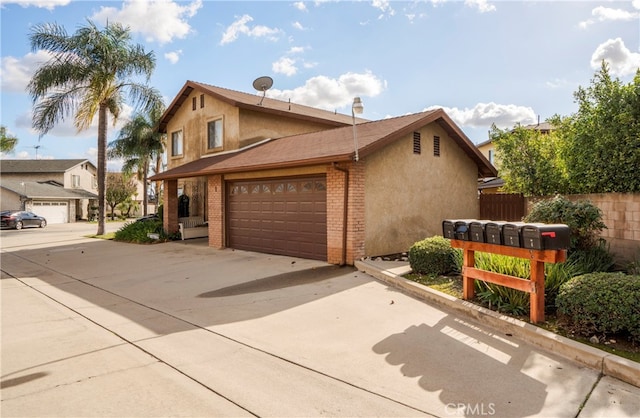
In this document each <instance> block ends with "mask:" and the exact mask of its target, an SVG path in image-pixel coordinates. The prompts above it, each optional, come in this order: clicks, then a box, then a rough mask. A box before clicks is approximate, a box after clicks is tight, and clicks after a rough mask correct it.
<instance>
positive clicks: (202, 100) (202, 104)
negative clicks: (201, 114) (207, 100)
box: [200, 94, 204, 108]
mask: <svg viewBox="0 0 640 418" xmlns="http://www.w3.org/2000/svg"><path fill="white" fill-rule="evenodd" d="M203 107H204V94H201V95H200V108H203Z"/></svg>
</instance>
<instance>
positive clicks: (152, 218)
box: [136, 213, 160, 222]
mask: <svg viewBox="0 0 640 418" xmlns="http://www.w3.org/2000/svg"><path fill="white" fill-rule="evenodd" d="M159 220H160V217H159V216H158V214H157V213H154V214H152V215H146V216H141V217H140V218H138V219H136V222H147V221H159Z"/></svg>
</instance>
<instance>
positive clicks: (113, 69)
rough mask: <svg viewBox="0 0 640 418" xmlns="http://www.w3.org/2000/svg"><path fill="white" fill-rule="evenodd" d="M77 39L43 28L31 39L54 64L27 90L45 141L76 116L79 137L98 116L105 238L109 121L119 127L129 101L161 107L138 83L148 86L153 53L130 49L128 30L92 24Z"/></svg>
mask: <svg viewBox="0 0 640 418" xmlns="http://www.w3.org/2000/svg"><path fill="white" fill-rule="evenodd" d="M87 22H88V23H87V25H86V26H83V27H80V28H79V29H78V30H77V31H76V32H75V33H74V34H73V35H68V34H67V32H66V30H65V29H64V27H62V26H60V25H58V24H56V23H46V24H39V25H36V26H34V27H33V29H32V31H31V34H30V41H31V48H32V50H33V51H34V52H35V51H37V50H39V49H44V50H46V51H48V52H49V53H50V54H51V55H52V58H51V59H50V60H49V61H48V62H46V63H45V64H44V65H42V66H41V67H40V68H39V69H38V70H37V71H36V72H35V74H34V75H33V78H32V79H31V81H30V82H29V85H28V87H27V89H28V91H29V94H30V95H31V97H32V100H33V103H34V112H33V127H34V128H35V129H36V130H38V131H39V132H40V135H44V134H45V133H47V132H48V131H49V130H51V129H52V128H53V127H54V126H55V125H56V124H57V123H59V122H63V121H64V120H65V118H66V117H68V116H71V115H73V118H74V125H75V127H76V128H77V129H78V131H82V130H85V129H87V128H89V126H91V123H92V122H93V119H94V117H95V116H96V114H97V115H98V138H97V142H98V144H97V145H98V166H97V169H98V170H97V171H98V173H97V174H98V175H97V177H98V232H97V233H98V235H103V234H104V226H105V225H104V224H105V192H106V167H107V162H106V156H107V118H108V116H109V115H110V116H111V118H112V120H113V124H114V125H115V123H116V121H117V119H118V117H119V116H120V112H121V110H122V105H123V103H124V102H125V98H126V97H128V98H129V99H130V100H131V101H132V102H133V105H134V107H136V108H138V107H141V108H143V109H145V110H149V109H152V108H153V107H154V106H155V105H156V103H158V102H160V101H161V98H160V94H159V92H157V90H155V89H153V88H151V87H149V86H147V85H146V84H142V83H140V82H138V81H137V79H136V77H139V76H144V77H145V82H147V81H148V80H149V78H150V77H151V74H152V72H153V69H154V68H155V56H154V54H153V52H148V53H147V52H145V51H144V48H143V47H142V46H141V45H133V44H132V43H131V35H130V32H129V29H128V28H125V27H123V26H122V25H120V24H119V23H108V24H107V25H106V27H105V28H104V29H103V30H100V29H98V28H97V27H96V25H95V24H94V23H93V22H91V21H90V20H88V21H87Z"/></svg>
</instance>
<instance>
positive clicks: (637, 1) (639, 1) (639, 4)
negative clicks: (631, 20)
mask: <svg viewBox="0 0 640 418" xmlns="http://www.w3.org/2000/svg"><path fill="white" fill-rule="evenodd" d="M631 5H632V6H633V7H635V8H636V9H638V10H640V0H633V1H632V2H631Z"/></svg>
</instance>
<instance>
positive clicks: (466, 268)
mask: <svg viewBox="0 0 640 418" xmlns="http://www.w3.org/2000/svg"><path fill="white" fill-rule="evenodd" d="M451 246H452V247H454V248H461V249H462V251H463V263H462V297H463V299H465V300H468V299H473V297H474V296H475V289H474V280H482V281H485V282H490V283H495V284H498V285H501V286H506V287H510V288H512V289H517V290H521V291H523V292H527V293H529V305H530V312H529V317H530V319H531V322H533V323H534V324H535V323H537V322H543V321H544V263H562V262H563V261H566V260H567V250H529V249H526V248H518V247H508V246H505V245H497V244H487V243H482V242H472V241H461V240H456V239H452V240H451ZM476 251H480V252H483V253H493V254H501V255H506V256H511V257H518V258H525V259H528V260H529V261H530V266H531V267H530V268H531V272H530V277H531V279H530V280H527V279H521V278H519V277H513V276H507V275H506V274H500V273H494V272H491V271H486V270H480V269H477V268H476V267H475V254H474V253H475V252H476Z"/></svg>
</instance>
